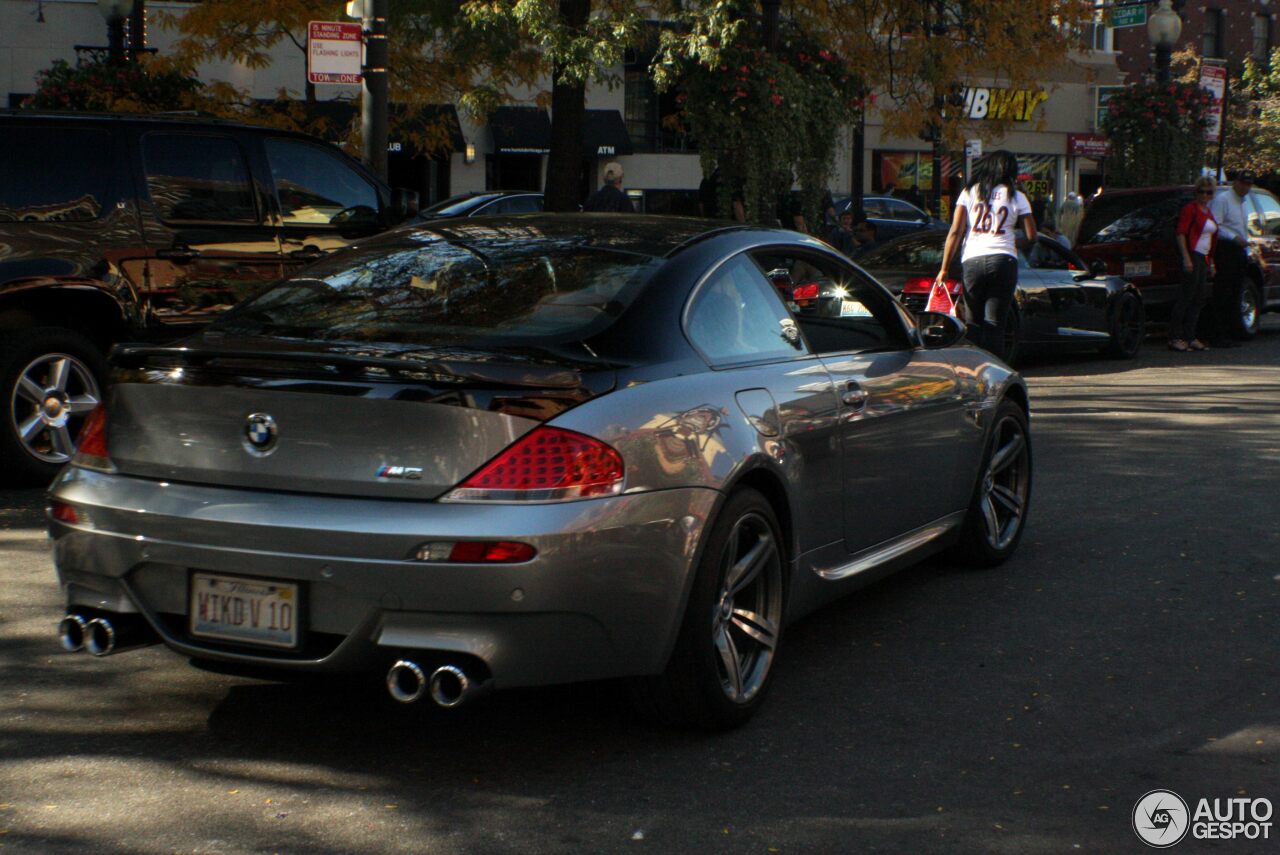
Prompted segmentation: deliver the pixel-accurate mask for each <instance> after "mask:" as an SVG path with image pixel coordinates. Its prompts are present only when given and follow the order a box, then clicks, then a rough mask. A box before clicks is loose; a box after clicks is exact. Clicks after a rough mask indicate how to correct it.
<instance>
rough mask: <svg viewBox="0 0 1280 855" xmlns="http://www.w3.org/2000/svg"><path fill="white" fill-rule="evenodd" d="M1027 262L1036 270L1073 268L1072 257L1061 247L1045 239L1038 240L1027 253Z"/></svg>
mask: <svg viewBox="0 0 1280 855" xmlns="http://www.w3.org/2000/svg"><path fill="white" fill-rule="evenodd" d="M1027 263H1028V264H1030V265H1031V267H1032V268H1034V269H1036V270H1071V269H1073V268H1072V265H1071V259H1070V257H1069V256H1068V255H1067V254H1066V253H1065V252H1063V250H1062V249H1061V247H1058V246H1054V245H1053V243H1051V242H1049V241H1045V240H1037V241H1036V242H1035V245H1034V246H1033V247H1031V251H1030V252H1029V253H1027Z"/></svg>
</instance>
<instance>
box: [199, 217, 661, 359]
mask: <svg viewBox="0 0 1280 855" xmlns="http://www.w3.org/2000/svg"><path fill="white" fill-rule="evenodd" d="M661 264H662V262H661V260H660V259H656V258H653V257H651V256H646V255H638V254H633V253H626V252H617V251H614V250H609V249H602V248H592V247H584V246H579V245H574V244H572V243H570V242H567V241H565V242H551V241H544V242H538V241H532V240H529V239H527V238H525V239H508V240H490V241H475V242H468V243H466V244H463V243H455V242H449V241H446V240H444V239H442V238H440V237H438V236H436V235H432V234H414V235H411V236H409V237H407V238H406V237H399V236H397V239H396V240H394V241H389V240H384V241H378V242H376V243H372V244H367V245H364V246H362V247H361V248H360V249H358V250H352V251H348V252H344V253H340V254H337V255H335V256H333V257H332V258H329V259H325V260H322V261H320V262H318V263H317V264H316V265H314V266H312V267H310V268H308V271H307V272H308V274H309V275H308V276H307V277H306V278H305V279H292V280H288V281H285V282H281V283H280V284H279V285H277V286H275V287H274V288H272V289H271V290H269V291H267V292H265V293H264V294H262V295H260V296H259V297H257V298H256V299H253V300H250V301H249V302H247V303H244V304H242V306H241V307H240V308H239V309H238V310H236V311H234V312H233V313H232V314H230V315H228V316H227V317H226V318H224V319H223V321H222V322H220V323H219V324H218V326H220V327H221V328H223V329H227V330H231V331H235V332H245V333H249V334H268V335H270V334H275V335H281V336H299V337H304V338H309V339H321V340H340V341H378V342H399V343H412V344H424V345H428V344H429V345H436V344H456V345H481V344H490V345H503V344H507V345H511V344H517V345H518V344H520V343H528V344H546V343H552V342H561V341H580V340H582V339H583V338H587V337H589V336H591V335H595V334H597V333H598V332H600V331H602V330H603V329H604V328H605V327H607V326H608V325H609V324H611V323H612V322H613V321H614V320H615V319H616V318H617V317H618V316H619V315H620V314H621V313H622V311H623V310H624V309H625V308H626V306H627V305H628V304H629V303H630V301H631V300H632V299H634V296H635V294H636V293H637V292H638V291H639V290H640V289H641V288H642V287H643V285H644V283H645V282H646V281H647V280H648V278H649V276H650V275H651V274H652V273H653V271H654V270H656V269H657V268H658V267H659V266H661Z"/></svg>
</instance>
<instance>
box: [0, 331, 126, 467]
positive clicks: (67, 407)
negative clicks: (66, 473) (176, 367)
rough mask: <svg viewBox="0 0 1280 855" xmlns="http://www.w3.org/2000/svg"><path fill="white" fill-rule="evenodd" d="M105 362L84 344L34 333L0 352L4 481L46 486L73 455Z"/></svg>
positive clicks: (65, 334) (67, 334)
mask: <svg viewBox="0 0 1280 855" xmlns="http://www.w3.org/2000/svg"><path fill="white" fill-rule="evenodd" d="M106 374H107V365H106V360H104V359H103V358H102V355H101V354H100V353H99V352H98V350H97V348H95V347H94V346H93V344H92V342H90V341H89V340H88V339H87V338H85V337H84V336H82V335H80V334H79V333H75V332H72V331H71V330H68V329H62V328H60V327H37V328H36V329H31V330H24V331H22V332H19V333H17V334H16V335H14V336H13V337H12V338H11V339H10V340H9V341H6V342H5V343H4V345H3V346H2V347H0V401H3V403H4V417H3V424H2V425H0V460H3V461H4V466H3V468H4V472H5V475H4V480H5V481H7V482H11V483H48V482H49V481H51V480H53V477H54V475H56V474H57V472H58V470H59V469H60V468H61V467H62V466H63V465H64V464H66V463H67V461H69V460H70V459H71V455H72V454H73V453H74V452H75V442H76V437H77V436H78V435H79V433H80V427H81V425H83V424H84V420H85V417H87V416H88V415H89V413H90V412H92V411H93V408H94V407H96V406H97V405H98V404H99V403H100V402H101V401H102V389H103V388H104V378H105V377H106Z"/></svg>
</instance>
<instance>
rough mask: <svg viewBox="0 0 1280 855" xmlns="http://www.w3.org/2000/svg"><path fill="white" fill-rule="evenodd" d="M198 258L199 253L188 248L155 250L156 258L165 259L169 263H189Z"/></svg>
mask: <svg viewBox="0 0 1280 855" xmlns="http://www.w3.org/2000/svg"><path fill="white" fill-rule="evenodd" d="M199 257H200V251H199V250H196V249H192V248H191V247H189V246H174V247H170V248H169V249H157V250H156V258H167V259H168V260H170V261H191V260H192V259H195V258H199Z"/></svg>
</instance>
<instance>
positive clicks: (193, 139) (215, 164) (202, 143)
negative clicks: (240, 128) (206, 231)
mask: <svg viewBox="0 0 1280 855" xmlns="http://www.w3.org/2000/svg"><path fill="white" fill-rule="evenodd" d="M142 154H143V163H144V168H145V169H146V173H147V192H148V193H150V194H151V201H152V202H154V203H155V205H156V207H157V208H158V209H159V211H160V218H161V219H164V220H184V221H192V220H204V221H214V222H225V221H243V222H254V221H256V220H257V211H256V209H255V207H254V204H253V191H252V189H251V187H250V185H249V171H248V169H247V168H246V167H245V161H244V155H243V154H242V153H241V151H240V147H239V146H238V145H236V143H235V141H234V140H232V139H231V138H230V137H216V136H198V135H195V134H147V135H146V137H144V138H143V143H142Z"/></svg>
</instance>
